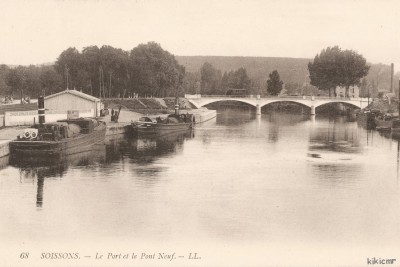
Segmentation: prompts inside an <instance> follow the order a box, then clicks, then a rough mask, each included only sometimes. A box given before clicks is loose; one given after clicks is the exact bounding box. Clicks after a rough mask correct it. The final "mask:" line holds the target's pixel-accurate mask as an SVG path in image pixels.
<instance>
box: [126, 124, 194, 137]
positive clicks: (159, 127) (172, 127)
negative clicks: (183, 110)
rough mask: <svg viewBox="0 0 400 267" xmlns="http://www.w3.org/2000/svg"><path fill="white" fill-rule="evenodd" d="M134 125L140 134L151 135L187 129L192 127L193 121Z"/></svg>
mask: <svg viewBox="0 0 400 267" xmlns="http://www.w3.org/2000/svg"><path fill="white" fill-rule="evenodd" d="M132 127H133V130H134V132H136V133H137V134H138V135H149V134H163V133H169V132H177V131H185V130H188V129H190V128H192V123H168V124H147V125H143V126H132Z"/></svg>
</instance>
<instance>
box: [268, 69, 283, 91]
mask: <svg viewBox="0 0 400 267" xmlns="http://www.w3.org/2000/svg"><path fill="white" fill-rule="evenodd" d="M282 85H283V82H282V81H281V78H280V77H279V73H278V71H277V70H274V71H273V72H271V73H270V74H269V79H268V80H267V93H268V94H269V95H278V94H279V93H280V92H281V90H282Z"/></svg>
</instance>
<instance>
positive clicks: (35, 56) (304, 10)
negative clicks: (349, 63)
mask: <svg viewBox="0 0 400 267" xmlns="http://www.w3.org/2000/svg"><path fill="white" fill-rule="evenodd" d="M0 12H1V16H0V36H1V42H0V63H6V64H39V63H44V62H53V61H55V60H56V59H57V57H58V55H59V54H60V53H61V52H62V51H63V50H65V49H66V48H68V47H71V46H73V47H76V48H78V49H79V50H81V49H82V48H83V47H85V46H89V45H98V46H101V45H105V44H106V45H111V46H114V47H118V48H122V49H124V50H130V49H132V48H133V47H135V46H137V45H138V44H140V43H146V42H148V41H155V42H157V43H160V44H161V46H162V47H163V48H164V49H166V50H168V51H169V52H171V53H173V54H175V55H222V56H265V57H300V58H313V57H314V56H315V55H316V54H317V53H319V52H320V51H321V49H323V48H325V47H327V46H333V45H339V46H340V47H341V48H343V49H353V50H356V51H357V52H359V53H361V54H362V55H364V56H365V58H366V59H367V60H368V61H369V62H372V63H380V62H381V63H385V64H390V63H391V62H394V63H395V67H396V70H398V71H400V32H399V28H400V1H397V0H393V1H392V0H380V1H373V0H363V1H361V0H353V1H352V0H335V1H330V0H326V1H322V0H302V1H295V0H293V1H289V0H286V1H285V0H262V1H261V0H260V1H258V0H247V1H238V0H230V1H228V0H218V1H211V0H199V1H197V0H194V1H189V0H186V1H184V0H165V1H164V0H137V1H123V0H114V1H107V0H70V1H60V0H58V1H45V0H43V1H35V0H30V1H15V0H14V1H8V0H1V1H0Z"/></svg>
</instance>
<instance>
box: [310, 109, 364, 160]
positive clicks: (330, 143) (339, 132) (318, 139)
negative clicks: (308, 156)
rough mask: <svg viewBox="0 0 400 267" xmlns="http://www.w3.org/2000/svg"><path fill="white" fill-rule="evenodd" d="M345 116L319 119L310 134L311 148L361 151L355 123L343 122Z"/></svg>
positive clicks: (348, 151)
mask: <svg viewBox="0 0 400 267" xmlns="http://www.w3.org/2000/svg"><path fill="white" fill-rule="evenodd" d="M343 120H344V119H343V117H340V118H335V119H329V120H327V121H317V122H316V124H315V127H314V129H313V131H311V134H310V140H309V141H310V145H309V150H311V151H315V150H324V151H335V152H345V153H354V152H357V153H358V152H360V148H361V147H360V140H359V135H358V129H357V127H355V124H354V123H352V124H346V123H343V122H344V121H343Z"/></svg>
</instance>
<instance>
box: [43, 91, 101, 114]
mask: <svg viewBox="0 0 400 267" xmlns="http://www.w3.org/2000/svg"><path fill="white" fill-rule="evenodd" d="M44 107H45V109H48V110H57V111H69V110H75V111H80V112H85V113H87V112H88V111H89V110H92V114H93V117H97V116H100V110H101V109H102V108H103V104H102V103H101V100H100V99H99V98H96V97H94V96H91V95H88V94H85V93H82V92H79V91H76V90H65V91H62V92H59V93H56V94H53V95H49V96H46V97H45V98H44Z"/></svg>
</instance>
